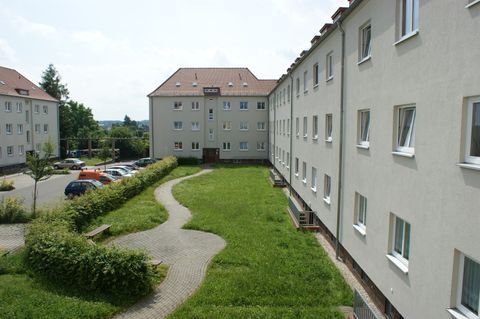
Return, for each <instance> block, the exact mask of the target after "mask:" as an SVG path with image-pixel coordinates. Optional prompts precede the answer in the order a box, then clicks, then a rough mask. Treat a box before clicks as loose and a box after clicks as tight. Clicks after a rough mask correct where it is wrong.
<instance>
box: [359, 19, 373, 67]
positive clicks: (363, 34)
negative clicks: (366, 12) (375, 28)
mask: <svg viewBox="0 0 480 319" xmlns="http://www.w3.org/2000/svg"><path fill="white" fill-rule="evenodd" d="M371 53H372V24H371V23H370V21H369V22H367V23H365V24H364V25H363V26H362V27H360V30H359V48H358V61H359V62H363V61H366V60H368V59H370V57H371Z"/></svg>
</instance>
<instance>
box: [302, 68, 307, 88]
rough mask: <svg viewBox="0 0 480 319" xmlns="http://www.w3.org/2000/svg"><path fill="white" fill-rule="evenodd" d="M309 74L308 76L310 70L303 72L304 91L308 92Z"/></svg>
mask: <svg viewBox="0 0 480 319" xmlns="http://www.w3.org/2000/svg"><path fill="white" fill-rule="evenodd" d="M307 76H308V71H306V70H305V72H303V93H307V92H308V89H307V87H308V86H307Z"/></svg>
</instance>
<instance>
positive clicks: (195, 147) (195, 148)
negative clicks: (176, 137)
mask: <svg viewBox="0 0 480 319" xmlns="http://www.w3.org/2000/svg"><path fill="white" fill-rule="evenodd" d="M199 150H200V143H199V142H192V151H199Z"/></svg>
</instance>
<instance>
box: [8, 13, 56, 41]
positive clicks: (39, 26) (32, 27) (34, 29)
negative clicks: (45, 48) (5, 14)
mask: <svg viewBox="0 0 480 319" xmlns="http://www.w3.org/2000/svg"><path fill="white" fill-rule="evenodd" d="M13 22H14V24H15V26H16V27H17V28H18V29H19V30H20V31H21V32H25V33H32V34H35V35H38V36H41V37H44V38H51V37H53V36H55V35H57V34H58V31H57V29H55V28H54V27H53V26H51V25H48V24H43V23H36V22H32V21H29V20H27V19H25V18H24V17H21V16H17V17H15V18H14V21H13Z"/></svg>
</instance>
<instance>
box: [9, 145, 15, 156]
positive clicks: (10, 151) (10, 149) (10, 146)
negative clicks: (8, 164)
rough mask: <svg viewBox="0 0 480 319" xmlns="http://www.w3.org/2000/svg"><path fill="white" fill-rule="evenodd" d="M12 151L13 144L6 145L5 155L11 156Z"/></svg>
mask: <svg viewBox="0 0 480 319" xmlns="http://www.w3.org/2000/svg"><path fill="white" fill-rule="evenodd" d="M13 152H14V149H13V145H8V146H7V156H9V157H12V156H13V155H14V154H13Z"/></svg>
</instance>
